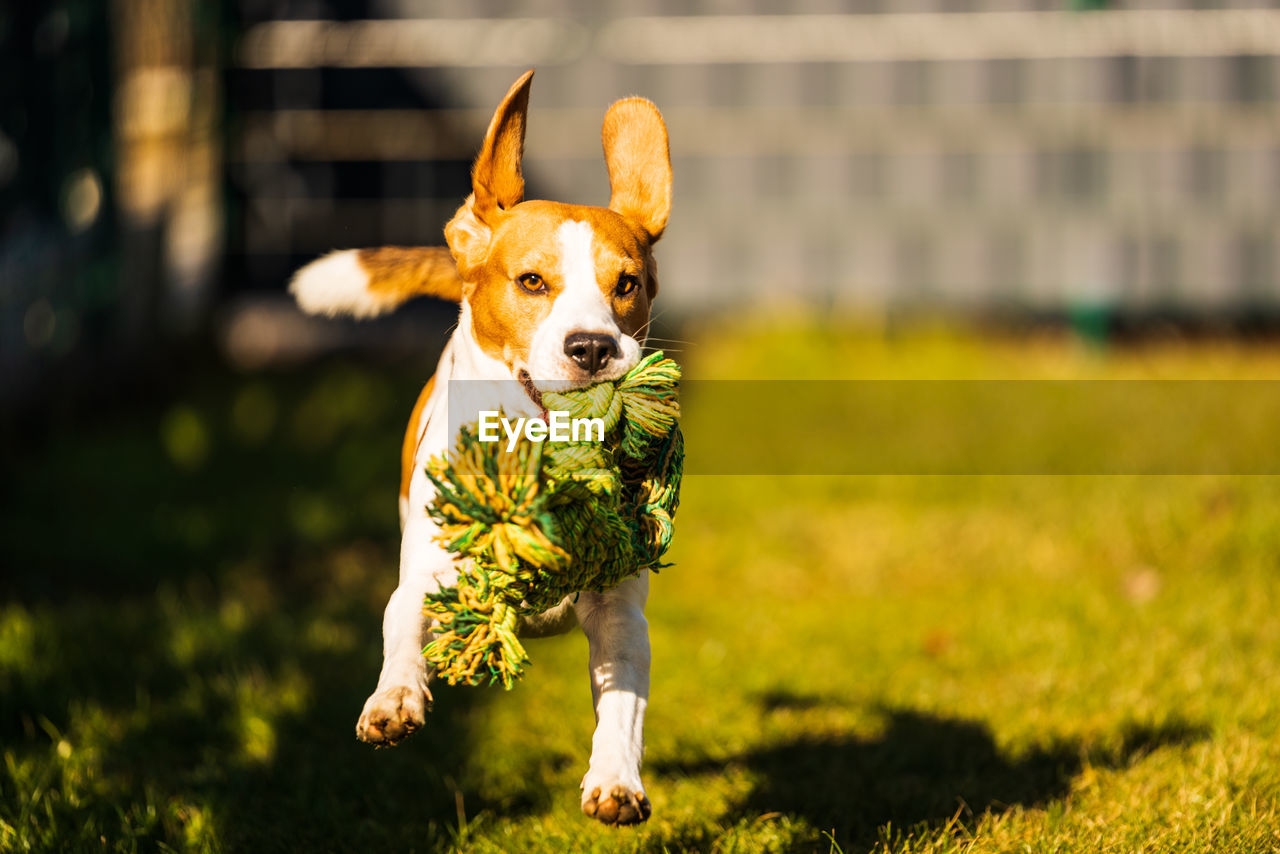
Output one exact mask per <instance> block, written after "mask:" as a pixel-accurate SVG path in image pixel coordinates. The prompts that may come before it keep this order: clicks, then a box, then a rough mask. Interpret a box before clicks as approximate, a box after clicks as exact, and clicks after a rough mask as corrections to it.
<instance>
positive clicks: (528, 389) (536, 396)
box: [516, 368, 546, 409]
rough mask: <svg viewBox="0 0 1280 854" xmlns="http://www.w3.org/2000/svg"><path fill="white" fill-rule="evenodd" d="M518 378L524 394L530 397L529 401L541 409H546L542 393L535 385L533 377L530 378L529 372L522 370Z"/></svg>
mask: <svg viewBox="0 0 1280 854" xmlns="http://www.w3.org/2000/svg"><path fill="white" fill-rule="evenodd" d="M516 377H517V378H518V379H519V380H520V386H521V387H522V388H523V389H524V393H525V394H527V395H529V399H530V400H532V401H533V402H534V404H536V405H537V407H538V408H539V409H545V408H546V407H544V406H543V405H542V392H540V391H538V387H537V386H535V385H534V384H533V377H531V376H529V372H528V371H526V370H525V369H524V368H521V369H520V373H518V374H517V375H516Z"/></svg>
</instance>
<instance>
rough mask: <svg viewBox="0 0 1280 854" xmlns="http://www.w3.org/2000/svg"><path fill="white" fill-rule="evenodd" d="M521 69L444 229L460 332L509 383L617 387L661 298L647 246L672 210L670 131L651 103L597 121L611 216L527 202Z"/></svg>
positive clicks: (525, 90)
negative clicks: (466, 331)
mask: <svg viewBox="0 0 1280 854" xmlns="http://www.w3.org/2000/svg"><path fill="white" fill-rule="evenodd" d="M532 79H533V72H532V71H529V72H527V73H526V74H525V75H524V76H522V77H521V78H520V79H519V80H517V81H516V83H515V85H514V86H512V87H511V90H510V91H509V92H508V93H507V96H506V97H505V98H504V99H503V101H502V103H501V104H500V105H499V106H498V109H497V111H496V112H495V113H494V116H493V120H492V121H491V122H490V124H489V130H488V132H487V133H486V134H485V138H484V144H483V146H482V147H481V149H480V154H479V155H478V156H477V157H476V162H475V167H474V169H473V170H472V193H471V195H470V196H468V197H467V200H466V201H465V202H464V203H463V205H462V207H460V208H459V209H458V212H457V213H456V214H455V215H454V217H453V219H452V220H451V221H450V222H449V224H448V226H446V228H445V238H446V240H447V241H448V244H449V249H450V251H451V252H452V254H453V258H454V261H455V263H456V264H457V268H458V274H459V276H460V277H461V279H462V302H463V312H462V322H463V323H470V324H471V333H472V335H473V336H474V338H475V340H476V342H477V343H478V344H479V345H480V346H481V348H483V349H484V351H485V352H486V353H487V354H488V355H490V356H491V357H493V358H495V359H499V360H501V361H502V362H503V363H505V364H506V366H507V367H508V369H509V370H510V371H511V375H512V376H513V377H517V378H520V379H522V380H524V381H526V382H528V381H530V380H532V381H533V382H534V383H535V384H536V385H538V386H539V387H547V386H552V385H556V386H561V387H564V386H570V387H572V386H581V385H587V384H590V383H594V382H598V381H600V380H607V379H615V378H617V377H619V376H621V375H622V374H624V373H626V372H627V371H628V370H629V369H630V368H631V367H633V366H634V365H635V364H636V362H637V361H639V358H640V347H641V345H642V343H643V342H644V338H645V331H646V328H647V326H648V322H649V307H650V304H651V303H652V301H653V298H654V296H655V295H656V294H657V292H658V280H657V273H656V269H655V266H654V261H653V253H652V247H653V244H654V243H656V242H657V240H658V238H660V237H661V236H662V232H663V229H665V228H666V225H667V216H668V214H669V213H670V211H671V160H670V155H669V153H668V147H667V129H666V126H665V125H664V124H663V121H662V116H661V114H660V113H659V112H658V109H657V107H655V106H654V105H653V104H652V103H651V102H649V101H647V100H645V99H643V98H627V99H624V100H621V101H618V102H616V103H615V104H613V106H611V107H610V108H609V110H608V112H606V113H605V118H604V134H603V136H604V157H605V163H606V165H607V166H608V170H609V185H610V188H611V191H612V192H611V197H610V200H609V206H608V207H604V208H602V207H590V206H586V205H569V204H561V203H559V202H549V201H525V200H524V177H523V175H522V173H521V158H522V155H523V151H524V132H525V118H526V115H527V112H528V106H529V85H530V83H531V82H532Z"/></svg>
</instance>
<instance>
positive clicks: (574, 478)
mask: <svg viewBox="0 0 1280 854" xmlns="http://www.w3.org/2000/svg"><path fill="white" fill-rule="evenodd" d="M679 383H680V368H679V366H678V365H676V363H675V362H673V361H672V360H671V359H667V358H664V357H663V355H662V353H660V352H659V353H653V354H651V355H649V356H648V357H646V358H645V359H643V360H642V361H641V362H640V363H639V364H637V365H636V366H635V367H634V368H632V369H631V370H630V371H628V372H627V373H626V374H625V375H624V376H622V377H621V378H619V379H617V380H614V381H610V382H603V383H598V384H596V385H593V386H589V387H587V388H582V389H576V390H573V391H567V392H543V393H542V405H543V406H544V407H545V408H546V410H547V411H566V412H568V413H569V417H570V418H571V419H576V418H601V419H603V421H604V441H603V442H596V441H587V440H581V441H569V442H553V441H545V442H533V441H530V440H529V439H527V438H524V437H521V439H520V440H519V442H518V444H516V446H515V448H514V449H513V450H510V451H508V450H507V443H506V441H505V440H504V441H498V442H481V441H480V440H479V438H478V436H477V433H476V431H475V430H474V429H472V428H471V427H463V428H462V430H461V432H460V434H459V439H458V444H457V447H456V448H455V449H454V450H453V451H452V452H451V453H449V454H447V455H446V454H442V455H439V456H436V457H434V458H432V459H431V460H430V461H428V463H427V466H426V474H427V477H428V478H429V479H430V480H431V482H432V483H433V484H434V485H435V488H436V495H435V498H434V499H433V500H432V502H431V504H430V505H429V506H428V507H427V513H428V514H429V515H430V516H431V518H432V519H434V520H435V522H436V524H437V525H439V526H440V534H439V535H438V537H437V539H438V540H439V541H440V542H441V543H442V544H444V546H445V548H447V549H448V550H449V551H450V552H452V553H453V554H455V555H457V556H458V557H459V558H462V559H463V561H462V566H461V568H460V570H459V573H458V582H457V585H456V586H455V587H450V588H445V589H442V590H440V591H438V592H436V593H429V594H427V597H426V602H425V605H424V612H425V613H426V614H427V616H429V617H431V618H432V619H433V620H434V621H435V623H436V626H435V628H434V631H435V633H436V637H435V640H433V641H432V642H431V643H430V644H428V645H427V647H426V649H424V650H423V655H425V656H426V657H427V660H428V661H430V662H431V664H432V665H434V667H435V668H436V673H437V674H438V675H439V676H440V677H441V678H443V679H444V680H446V681H447V682H448V683H449V684H450V685H457V684H459V683H465V684H467V685H479V684H481V683H483V682H484V681H485V679H486V678H487V679H488V682H489V684H491V685H492V684H495V683H501V684H502V685H503V687H504V688H507V689H510V688H511V687H512V686H513V685H514V684H515V681H516V680H517V679H519V678H520V676H521V675H522V668H523V667H524V665H526V664H528V663H529V657H528V655H527V654H526V653H525V649H524V647H523V646H522V645H521V643H520V641H519V639H518V638H517V637H516V629H517V621H518V619H519V617H520V616H521V615H526V614H536V613H540V612H542V611H545V610H546V609H547V608H550V607H551V606H553V605H555V604H557V603H558V602H560V601H561V600H562V599H564V598H565V597H566V596H569V595H571V594H574V593H577V592H578V591H582V590H589V591H595V592H603V591H605V590H608V589H610V588H612V587H615V586H616V585H617V584H618V583H619V582H621V581H623V580H624V579H626V578H632V577H635V576H638V575H639V574H640V573H641V572H644V571H645V570H650V569H651V570H654V571H657V570H658V569H659V568H661V567H663V566H666V565H668V564H662V563H660V561H661V559H662V556H663V554H664V553H665V552H666V550H667V546H668V545H669V544H670V542H671V534H672V531H673V525H672V517H673V516H674V515H675V512H676V507H677V506H678V505H679V502H680V477H681V473H682V471H683V467H684V438H683V436H682V435H681V433H680V427H679V424H677V419H678V418H679V416H680V401H679V397H678V392H679Z"/></svg>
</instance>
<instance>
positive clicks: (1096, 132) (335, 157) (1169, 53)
mask: <svg viewBox="0 0 1280 854" xmlns="http://www.w3.org/2000/svg"><path fill="white" fill-rule="evenodd" d="M500 5H501V4H493V3H490V4H479V5H476V4H470V5H468V6H467V7H466V9H465V13H466V14H467V15H469V16H483V15H492V16H494V17H468V18H463V19H459V18H457V17H456V16H457V15H458V14H459V11H460V8H459V7H458V6H457V4H451V3H445V2H433V0H385V2H380V3H373V4H370V5H369V7H368V8H367V10H366V12H367V13H368V14H367V17H365V18H364V19H362V20H358V21H324V20H319V19H317V18H315V17H312V18H309V19H307V20H295V21H282V20H272V21H266V20H264V21H259V22H256V23H249V24H248V25H247V26H246V27H245V31H244V38H243V40H242V41H241V44H240V52H239V56H238V61H239V63H240V65H241V66H242V68H244V69H246V72H245V73H247V74H250V75H252V76H253V77H254V78H255V79H259V80H263V81H264V82H263V83H262V84H261V85H263V86H267V85H274V86H277V87H279V86H281V85H282V83H284V82H286V81H287V86H288V87H289V92H290V97H289V99H288V100H287V103H285V102H280V103H277V104H276V105H275V106H273V107H271V108H268V109H255V110H248V111H246V112H245V114H244V116H243V119H244V122H243V131H244V132H243V134H242V135H241V136H240V137H239V143H238V144H239V148H238V149H237V152H236V154H237V156H238V157H239V158H241V161H242V163H243V164H244V166H245V168H246V169H249V168H250V167H252V168H254V169H261V168H264V166H266V165H267V164H275V165H276V166H279V167H281V168H285V167H284V166H283V164H288V166H287V168H288V169H290V170H291V171H292V177H293V179H294V181H295V184H294V186H295V187H296V188H297V190H298V191H297V192H288V191H282V190H281V189H280V187H279V185H270V186H269V187H260V186H255V185H250V184H245V185H244V191H245V193H246V195H247V197H248V198H249V199H250V204H251V205H256V206H257V207H258V209H259V210H260V211H261V212H262V215H261V217H262V222H263V223H270V224H271V228H270V229H266V230H262V231H257V232H255V233H254V234H253V235H251V236H249V237H251V242H249V243H247V245H246V251H247V252H248V254H249V258H250V259H251V260H252V259H253V258H254V257H255V256H256V255H258V254H259V253H261V254H262V255H264V256H266V255H272V256H276V257H280V256H282V255H288V256H289V263H293V262H295V261H296V260H298V259H299V258H305V257H308V256H309V255H312V254H315V253H318V252H321V251H324V250H326V249H329V248H333V247H337V246H353V245H364V244H370V243H380V242H390V243H414V242H431V241H438V239H439V234H440V228H441V225H442V224H443V222H444V220H445V219H446V218H447V217H448V215H449V214H451V213H452V211H453V209H454V208H455V207H456V205H457V203H458V201H459V199H460V198H461V196H462V195H463V194H464V193H465V191H466V178H465V171H464V168H465V164H466V163H467V161H468V160H469V158H470V157H471V156H472V154H473V153H474V151H475V148H476V146H477V144H478V142H479V140H480V138H481V136H482V134H483V130H484V127H485V124H486V122H487V120H488V117H489V114H490V110H491V109H492V108H493V106H494V104H495V103H496V101H497V99H498V98H499V97H500V95H501V93H502V92H504V91H505V89H506V87H507V86H508V85H509V83H510V82H511V80H512V79H514V77H515V75H516V74H517V73H518V72H519V71H520V70H523V69H524V68H526V67H533V66H536V67H538V69H539V71H538V77H537V79H536V80H535V83H534V95H533V99H532V114H531V119H530V127H529V141H528V146H527V158H528V159H527V161H526V163H527V174H528V175H529V177H530V183H531V190H532V191H533V192H534V193H535V194H537V195H541V196H546V197H552V198H557V199H562V200H567V201H578V202H585V203H603V201H604V200H605V199H606V198H607V181H606V178H605V174H604V170H603V165H602V162H601V158H600V148H599V122H600V119H601V116H602V113H603V110H604V107H605V106H606V105H607V104H608V103H609V102H610V101H611V100H613V99H614V98H616V97H619V96H622V95H626V94H632V93H638V94H642V95H645V96H648V97H650V98H652V99H653V100H654V101H656V102H657V103H658V104H659V105H660V107H661V108H662V109H663V111H664V113H665V115H666V117H667V119H668V122H669V125H670V130H671V139H672V155H673V159H674V165H675V174H676V206H675V212H674V215H673V218H672V222H671V228H670V230H669V232H668V236H667V237H666V238H664V242H663V244H662V247H661V250H660V253H659V258H660V261H661V263H662V266H663V269H664V274H665V277H666V281H667V287H666V288H665V290H664V295H663V300H664V304H665V305H666V306H667V308H668V309H671V308H673V307H675V308H677V309H680V308H684V309H692V308H697V309H712V310H714V309H718V308H725V307H728V306H731V305H736V304H738V303H739V302H741V301H742V300H744V299H752V298H770V299H776V298H778V297H779V296H780V295H788V296H791V297H794V298H795V299H797V300H801V301H806V302H812V301H816V302H817V303H818V304H819V305H822V306H833V305H837V306H838V305H847V304H849V305H860V306H871V307H879V306H886V305H889V306H892V305H899V304H907V305H912V304H925V305H935V306H937V305H941V306H964V307H978V308H989V307H997V308H1013V309H1028V310H1035V311H1046V310H1047V311H1063V310H1070V309H1073V308H1077V307H1081V306H1084V307H1098V308H1104V309H1105V308H1114V309H1118V310H1126V311H1134V312H1143V311H1168V310H1174V311H1183V312H1186V313H1203V312H1211V313H1223V312H1229V313H1241V312H1248V311H1273V310H1274V309H1275V308H1276V307H1277V302H1278V301H1280V290H1278V289H1277V271H1278V270H1280V249H1278V248H1277V242H1276V240H1275V239H1274V238H1275V232H1276V228H1275V225H1276V223H1277V222H1278V221H1280V115H1278V114H1277V106H1278V105H1277V97H1278V96H1280V57H1278V54H1280V12H1277V11H1274V10H1268V9H1247V8H1240V9H1233V8H1217V9H1204V10H1195V9H1174V8H1163V9H1161V8H1138V7H1137V6H1134V5H1131V4H1123V5H1121V4H1116V5H1115V6H1114V7H1113V8H1109V9H1108V10H1106V11H1082V12H1076V11H1070V10H1063V9H1061V8H1060V7H1055V6H1054V5H1052V4H1047V3H1037V2H1032V3H1027V2H1017V0H1014V2H1008V1H1007V0H996V1H995V2H981V1H980V0H958V2H947V0H939V2H927V0H926V1H925V2H912V3H897V2H895V3H881V2H876V0H869V2H855V3H836V2H820V0H811V2H802V3H781V2H756V3H754V4H752V7H751V8H752V14H746V15H744V14H741V10H742V8H743V7H742V6H740V5H739V4H728V3H716V2H707V3H703V4H701V7H700V8H698V9H690V8H689V7H687V6H684V5H681V6H680V7H679V9H678V12H679V15H676V14H672V13H675V12H677V9H676V8H675V6H673V4H670V3H663V2H652V0H651V1H650V2H634V3H627V4H609V5H607V6H601V5H599V4H595V3H591V2H586V0H581V2H579V1H578V0H558V2H552V0H547V1H546V2H535V3H529V4H523V5H522V6H521V9H520V16H521V17H519V18H501V17H498V16H499V15H500V14H502V12H503V11H504V10H505V6H503V7H501V8H500ZM691 11H693V12H698V13H702V15H700V16H699V15H694V16H689V15H688V13H689V12H691ZM726 12H733V13H734V14H732V15H725V14H722V13H726ZM844 13H853V14H844ZM390 68H394V69H396V76H397V77H398V78H399V79H400V80H401V81H402V82H403V83H406V84H407V85H408V86H409V87H410V88H411V89H413V90H415V91H417V92H418V93H421V98H422V100H423V104H422V106H424V107H426V109H420V108H419V107H418V106H417V105H407V106H406V105H405V104H398V105H396V108H392V109H376V108H375V105H374V104H373V103H372V102H371V100H370V99H375V100H376V99H377V98H379V97H382V96H381V94H380V93H378V92H374V91H369V90H366V91H365V92H364V95H363V100H362V96H361V95H360V94H358V93H359V90H360V86H361V84H359V83H357V82H354V81H356V80H359V79H364V80H367V81H372V80H374V79H376V78H375V77H374V76H372V75H376V74H378V73H379V71H380V70H381V71H383V72H385V71H386V70H387V69H390ZM361 75H365V76H364V77H361ZM268 80H271V81H274V83H271V84H268V83H266V82H265V81H268ZM345 81H350V82H345ZM344 87H350V88H346V89H345V91H344V94H343V95H341V96H340V97H335V95H334V93H332V92H330V91H329V90H330V88H336V89H343V88H344ZM300 93H305V94H300ZM375 164H376V165H375ZM356 173H359V174H362V175H364V176H366V178H367V180H366V181H365V183H364V184H363V187H364V189H356V191H355V192H354V193H350V194H344V193H342V192H337V193H326V191H325V190H326V188H333V187H336V186H342V185H348V186H349V182H348V181H346V180H344V177H343V176H347V175H354V174H356ZM285 266H287V265H286V264H281V265H280V268H279V273H280V274H281V275H283V273H284V267H285Z"/></svg>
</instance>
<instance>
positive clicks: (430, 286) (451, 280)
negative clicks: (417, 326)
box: [289, 246, 462, 317]
mask: <svg viewBox="0 0 1280 854" xmlns="http://www.w3.org/2000/svg"><path fill="white" fill-rule="evenodd" d="M289 291H290V293H292V294H293V296H294V298H295V299H297V300H298V305H299V306H301V307H302V310H303V311H305V312H307V313H308V314H324V315H328V316H329V317H333V316H335V315H339V314H346V315H352V316H354V317H374V316H376V315H379V314H386V313H387V312H389V311H394V310H395V309H396V308H397V307H399V306H400V305H401V304H402V303H405V302H408V301H409V300H411V299H413V298H414V297H418V296H432V297H438V298H440V299H445V300H450V301H451V302H458V301H460V300H461V299H462V279H461V278H459V276H458V268H457V267H456V266H454V263H453V257H452V256H451V255H450V254H449V250H448V249H447V248H446V247H444V246H420V247H412V248H406V247H400V246H383V247H381V248H379V249H343V250H340V251H338V252H330V253H329V254H328V255H325V256H324V257H323V258H318V259H316V260H315V261H312V262H311V263H310V264H308V265H307V266H305V267H303V268H302V269H301V270H299V271H298V272H297V273H295V274H294V276H293V281H292V282H290V284H289Z"/></svg>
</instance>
